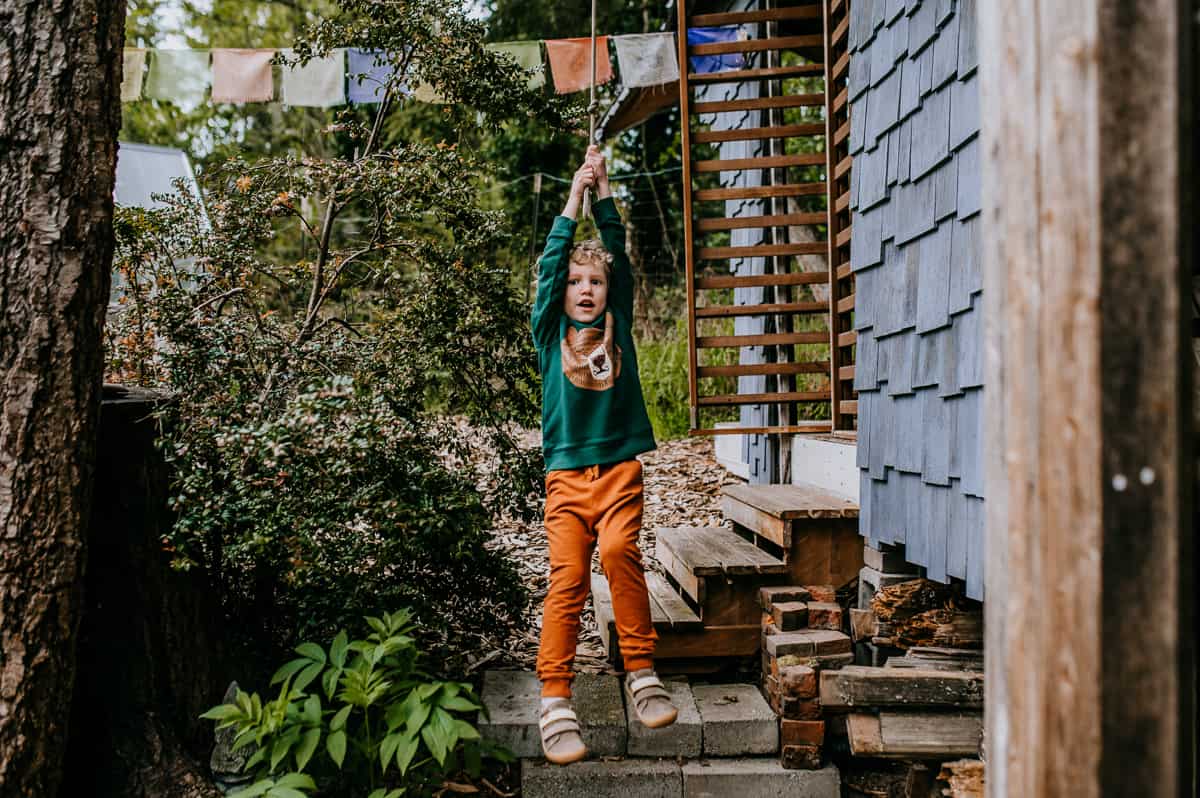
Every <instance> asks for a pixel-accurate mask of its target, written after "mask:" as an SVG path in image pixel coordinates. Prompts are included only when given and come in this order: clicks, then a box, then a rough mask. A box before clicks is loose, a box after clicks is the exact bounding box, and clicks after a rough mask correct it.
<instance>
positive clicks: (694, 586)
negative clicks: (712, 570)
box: [654, 538, 706, 620]
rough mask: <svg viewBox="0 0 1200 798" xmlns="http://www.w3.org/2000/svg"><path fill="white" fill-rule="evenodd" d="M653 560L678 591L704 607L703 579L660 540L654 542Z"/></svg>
mask: <svg viewBox="0 0 1200 798" xmlns="http://www.w3.org/2000/svg"><path fill="white" fill-rule="evenodd" d="M654 559H656V560H658V563H659V565H661V566H662V567H663V569H664V570H665V571H666V572H667V573H668V574H669V575H670V577H671V578H672V579H673V580H674V581H675V584H677V585H679V589H680V590H681V591H682V592H684V593H686V594H687V595H688V596H691V598H692V601H693V602H695V603H696V605H697V606H703V605H704V600H705V598H706V596H705V585H704V579H703V578H701V577H699V576H697V575H696V574H694V573H693V572H692V569H691V568H689V567H688V565H687V563H685V562H684V561H683V560H681V559H680V558H679V555H678V554H676V553H675V551H674V550H673V549H671V548H670V547H669V546H667V545H665V544H664V543H663V542H662V539H661V538H659V539H658V540H656V541H655V544H654ZM701 620H703V619H701Z"/></svg>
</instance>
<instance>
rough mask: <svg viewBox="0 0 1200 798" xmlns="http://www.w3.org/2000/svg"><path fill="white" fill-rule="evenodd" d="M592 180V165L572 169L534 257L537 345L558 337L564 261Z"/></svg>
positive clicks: (535, 332)
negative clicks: (563, 202) (558, 209)
mask: <svg viewBox="0 0 1200 798" xmlns="http://www.w3.org/2000/svg"><path fill="white" fill-rule="evenodd" d="M595 182H596V177H595V174H594V173H593V171H592V167H591V166H590V165H588V164H584V165H583V166H581V167H579V169H578V171H576V172H575V179H574V180H572V181H571V192H570V194H569V196H568V197H567V204H566V205H565V206H564V207H563V212H562V215H561V216H556V217H555V218H554V225H553V226H552V227H551V228H550V235H548V236H547V237H546V248H545V249H544V250H543V251H542V257H541V258H540V259H539V261H538V285H537V298H536V299H535V300H534V302H533V317H532V319H531V321H530V326H531V327H532V329H533V341H534V343H535V344H537V345H538V346H548V345H553V344H555V343H556V342H557V341H558V320H559V317H560V315H561V314H562V312H563V311H562V308H563V295H564V294H565V293H566V289H567V263H568V261H569V260H570V258H571V247H572V246H573V245H574V243H575V225H576V222H575V216H576V214H578V213H579V203H580V202H581V201H582V199H583V192H584V191H586V190H587V189H588V188H590V187H591V186H592V185H594V184H595Z"/></svg>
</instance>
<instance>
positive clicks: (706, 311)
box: [696, 302, 829, 319]
mask: <svg viewBox="0 0 1200 798" xmlns="http://www.w3.org/2000/svg"><path fill="white" fill-rule="evenodd" d="M828 312H829V303H828V302H780V303H775V304H769V305H709V306H708V307H704V308H696V317H697V318H700V319H708V318H728V317H730V316H762V315H764V314H779V313H798V314H812V313H828Z"/></svg>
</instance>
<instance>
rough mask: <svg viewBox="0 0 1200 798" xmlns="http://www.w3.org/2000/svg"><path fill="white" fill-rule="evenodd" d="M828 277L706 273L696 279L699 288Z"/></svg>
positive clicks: (805, 281)
mask: <svg viewBox="0 0 1200 798" xmlns="http://www.w3.org/2000/svg"><path fill="white" fill-rule="evenodd" d="M828 279H829V273H828V272H788V273H785V274H728V275H726V274H721V275H706V276H704V277H700V278H699V279H697V280H696V287H697V288H700V289H718V288H755V287H759V286H767V285H812V284H814V283H823V282H826V281H827V280H828Z"/></svg>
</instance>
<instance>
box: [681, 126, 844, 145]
mask: <svg viewBox="0 0 1200 798" xmlns="http://www.w3.org/2000/svg"><path fill="white" fill-rule="evenodd" d="M824 135H825V124H824V123H823V122H807V123H805V124H802V125H777V126H775V127H744V128H734V129H733V130H697V131H696V132H695V133H693V134H692V143H693V144H712V143H715V142H725V141H758V140H761V139H790V138H796V137H797V136H824Z"/></svg>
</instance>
